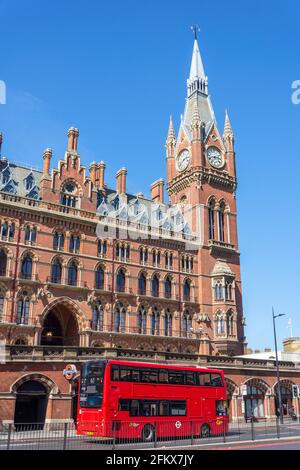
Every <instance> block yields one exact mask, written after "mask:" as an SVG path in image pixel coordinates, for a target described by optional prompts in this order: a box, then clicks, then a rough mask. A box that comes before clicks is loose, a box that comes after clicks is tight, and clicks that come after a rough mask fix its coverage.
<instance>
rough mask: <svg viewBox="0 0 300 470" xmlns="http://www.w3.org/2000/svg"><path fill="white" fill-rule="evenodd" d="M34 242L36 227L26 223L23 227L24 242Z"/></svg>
mask: <svg viewBox="0 0 300 470" xmlns="http://www.w3.org/2000/svg"><path fill="white" fill-rule="evenodd" d="M35 242H36V228H35V227H30V226H29V225H27V227H26V228H25V243H28V244H30V243H35Z"/></svg>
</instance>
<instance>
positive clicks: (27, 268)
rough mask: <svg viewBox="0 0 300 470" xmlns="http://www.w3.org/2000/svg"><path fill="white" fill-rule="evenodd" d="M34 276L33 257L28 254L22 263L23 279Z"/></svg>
mask: <svg viewBox="0 0 300 470" xmlns="http://www.w3.org/2000/svg"><path fill="white" fill-rule="evenodd" d="M31 278H32V258H31V256H30V255H29V254H28V255H26V256H25V257H24V258H23V259H22V263H21V279H31Z"/></svg>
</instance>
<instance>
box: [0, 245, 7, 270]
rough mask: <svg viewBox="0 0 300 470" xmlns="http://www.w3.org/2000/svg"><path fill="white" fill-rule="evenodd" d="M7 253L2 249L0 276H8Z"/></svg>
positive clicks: (0, 254) (0, 252)
mask: <svg viewBox="0 0 300 470" xmlns="http://www.w3.org/2000/svg"><path fill="white" fill-rule="evenodd" d="M6 266H7V255H6V253H5V251H3V250H1V251H0V276H6Z"/></svg>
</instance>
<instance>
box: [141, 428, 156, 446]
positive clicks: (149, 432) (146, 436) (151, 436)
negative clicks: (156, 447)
mask: <svg viewBox="0 0 300 470" xmlns="http://www.w3.org/2000/svg"><path fill="white" fill-rule="evenodd" d="M142 438H143V441H144V442H152V441H154V440H155V429H154V427H153V426H152V425H151V424H146V426H144V428H143V432H142Z"/></svg>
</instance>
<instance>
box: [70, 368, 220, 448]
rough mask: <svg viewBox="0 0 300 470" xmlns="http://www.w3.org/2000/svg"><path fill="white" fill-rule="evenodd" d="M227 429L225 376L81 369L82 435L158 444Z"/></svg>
mask: <svg viewBox="0 0 300 470" xmlns="http://www.w3.org/2000/svg"><path fill="white" fill-rule="evenodd" d="M227 428H228V418H227V402H226V387H225V380H224V374H223V372H222V371H221V370H216V369H207V368H200V367H199V368H198V367H180V366H173V365H162V364H148V363H140V362H127V361H126V362H125V361H118V360H100V361H90V362H87V363H85V364H84V365H83V366H82V368H81V377H80V383H79V400H78V413H77V434H80V435H87V436H93V437H115V438H118V439H122V438H128V439H143V440H144V441H153V440H154V439H155V438H161V437H167V438H173V437H183V436H191V435H192V436H201V437H208V436H210V435H217V434H220V433H223V432H227Z"/></svg>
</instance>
